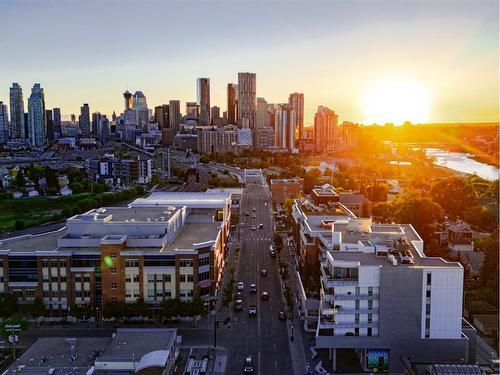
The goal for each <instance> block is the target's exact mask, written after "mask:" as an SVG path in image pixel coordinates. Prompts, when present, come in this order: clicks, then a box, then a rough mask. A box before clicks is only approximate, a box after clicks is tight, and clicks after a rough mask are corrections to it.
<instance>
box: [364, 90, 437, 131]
mask: <svg viewBox="0 0 500 375" xmlns="http://www.w3.org/2000/svg"><path fill="white" fill-rule="evenodd" d="M430 102H431V99H430V94H429V92H428V91H427V89H426V88H425V87H423V86H422V85H420V84H418V83H416V82H412V81H384V82H379V83H377V84H375V85H373V86H371V87H369V88H368V89H367V90H366V91H365V93H364V97H363V113H364V119H365V120H364V123H365V124H373V123H377V124H384V123H394V124H395V125H400V124H402V123H403V122H405V121H411V122H413V123H423V122H426V121H428V120H429V111H430Z"/></svg>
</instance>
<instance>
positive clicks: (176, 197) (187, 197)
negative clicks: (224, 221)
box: [130, 191, 230, 208]
mask: <svg viewBox="0 0 500 375" xmlns="http://www.w3.org/2000/svg"><path fill="white" fill-rule="evenodd" d="M228 198H230V193H229V192H222V193H208V194H207V193H206V192H203V193H197V192H182V193H181V192H167V191H156V192H154V193H152V194H151V195H150V196H149V197H147V198H137V199H136V200H135V201H133V202H132V203H131V204H130V206H131V207H145V206H150V207H151V206H163V207H165V206H173V207H182V206H188V207H189V208H223V207H225V205H226V201H227V199H228Z"/></svg>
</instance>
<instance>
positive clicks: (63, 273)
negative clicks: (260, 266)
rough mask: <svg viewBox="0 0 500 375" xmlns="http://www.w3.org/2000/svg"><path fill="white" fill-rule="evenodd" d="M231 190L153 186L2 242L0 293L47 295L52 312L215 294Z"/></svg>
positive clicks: (30, 297)
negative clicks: (130, 198)
mask: <svg viewBox="0 0 500 375" xmlns="http://www.w3.org/2000/svg"><path fill="white" fill-rule="evenodd" d="M230 219H231V197H230V194H228V193H213V194H207V193H166V192H157V193H153V194H152V195H151V196H150V197H148V198H140V199H137V200H135V201H134V202H133V203H132V204H130V205H129V206H128V207H103V208H100V209H93V210H90V211H88V212H86V213H84V214H80V215H75V216H73V217H71V218H69V219H68V220H67V225H66V227H64V228H62V229H61V230H58V231H55V232H50V233H46V234H41V235H33V236H32V235H26V236H21V237H17V238H12V239H6V240H2V241H1V242H0V265H1V266H0V272H1V275H0V276H1V278H0V293H12V294H14V295H16V296H17V297H18V301H19V302H20V303H26V302H31V301H34V299H35V298H36V297H39V298H43V301H44V303H45V305H46V307H47V308H48V309H49V310H51V315H65V314H67V312H68V311H69V310H71V308H72V307H86V308H88V309H90V310H91V311H96V309H101V311H102V308H103V306H104V305H105V304H106V303H107V302H115V301H121V302H126V303H132V302H136V301H137V300H138V299H143V300H144V301H145V302H146V303H150V304H159V303H160V302H161V301H162V300H164V299H169V298H180V299H182V300H191V299H193V298H201V299H202V300H205V301H211V300H213V299H214V297H215V295H216V293H217V289H218V287H219V283H220V279H221V274H222V270H223V268H224V255H225V249H226V245H227V238H228V235H229V232H230Z"/></svg>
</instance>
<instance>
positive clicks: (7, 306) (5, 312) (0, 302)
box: [0, 294, 19, 319]
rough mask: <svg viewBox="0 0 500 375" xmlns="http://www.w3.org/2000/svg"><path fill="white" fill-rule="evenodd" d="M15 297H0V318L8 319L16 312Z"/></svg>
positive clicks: (11, 295) (10, 295)
mask: <svg viewBox="0 0 500 375" xmlns="http://www.w3.org/2000/svg"><path fill="white" fill-rule="evenodd" d="M18 307H19V306H18V304H17V297H16V296H15V295H13V294H5V295H3V296H0V318H3V319H5V318H8V317H9V316H11V315H12V314H14V313H15V312H16V311H17V310H18Z"/></svg>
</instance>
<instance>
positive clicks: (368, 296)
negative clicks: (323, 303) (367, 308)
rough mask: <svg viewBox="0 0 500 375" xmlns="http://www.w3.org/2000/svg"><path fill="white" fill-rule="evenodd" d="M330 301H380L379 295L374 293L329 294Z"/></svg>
mask: <svg viewBox="0 0 500 375" xmlns="http://www.w3.org/2000/svg"><path fill="white" fill-rule="evenodd" d="M328 296H329V298H330V299H333V300H338V301H354V300H357V299H360V300H361V299H366V300H373V299H378V294H376V293H372V294H355V293H352V294H349V293H347V294H337V293H335V294H329V295H328Z"/></svg>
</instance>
